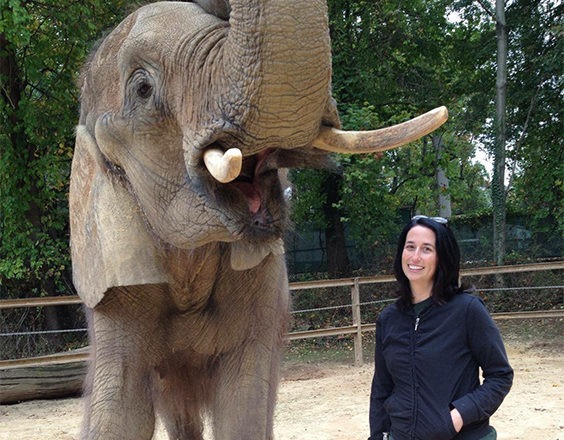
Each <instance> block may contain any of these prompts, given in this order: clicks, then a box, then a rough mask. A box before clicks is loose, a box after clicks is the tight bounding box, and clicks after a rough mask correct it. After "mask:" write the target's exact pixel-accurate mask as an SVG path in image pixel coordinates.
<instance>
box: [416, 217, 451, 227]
mask: <svg viewBox="0 0 564 440" xmlns="http://www.w3.org/2000/svg"><path fill="white" fill-rule="evenodd" d="M422 218H425V219H427V220H433V221H435V222H437V223H440V224H441V225H448V220H447V219H446V218H444V217H427V216H426V215H416V216H414V217H411V221H417V220H419V219H422Z"/></svg>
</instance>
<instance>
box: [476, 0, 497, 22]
mask: <svg viewBox="0 0 564 440" xmlns="http://www.w3.org/2000/svg"><path fill="white" fill-rule="evenodd" d="M476 2H477V3H478V4H479V5H480V6H481V7H482V9H483V10H484V11H486V14H488V15H489V16H490V17H491V18H493V19H494V21H496V22H497V17H496V15H495V12H494V11H492V10H491V9H490V7H489V5H487V4H485V2H484V1H483V0H476Z"/></svg>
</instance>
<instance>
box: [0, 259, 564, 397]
mask: <svg viewBox="0 0 564 440" xmlns="http://www.w3.org/2000/svg"><path fill="white" fill-rule="evenodd" d="M562 269H564V261H560V262H550V263H538V264H527V265H517V266H496V267H485V268H475V269H464V270H462V271H461V276H462V277H468V276H481V275H495V274H503V273H518V272H533V271H548V270H562ZM393 281H394V278H393V277H392V276H372V277H358V278H345V279H336V280H319V281H304V282H295V283H290V290H291V291H300V290H308V289H321V288H330V287H350V295H351V296H350V297H351V304H345V305H342V306H339V307H350V308H351V310H352V325H349V326H341V327H329V328H320V329H315V330H307V331H295V332H290V333H288V334H287V338H288V340H299V339H306V338H319V337H328V336H338V335H353V337H354V363H355V365H357V366H358V365H362V363H363V350H362V333H364V332H370V331H374V330H375V324H373V323H371V324H363V323H362V321H361V308H362V306H366V305H369V304H373V302H367V303H361V301H360V286H361V285H366V284H381V283H391V282H393ZM553 287H554V286H553ZM556 287H557V288H561V287H562V286H556ZM385 301H390V302H391V301H393V300H392V299H389V300H385ZM81 302H82V301H81V300H80V298H79V297H78V296H60V297H45V298H22V299H11V300H0V310H2V309H8V308H19V307H46V306H60V305H69V304H80V303H81ZM380 302H382V301H380ZM314 310H322V309H314ZM300 312H301V311H300V310H296V311H294V313H300ZM493 317H494V319H497V320H501V319H524V318H555V317H556V318H561V317H564V310H562V309H561V310H549V311H534V312H518V313H494V314H493ZM87 359H88V350H87V349H81V350H75V351H72V352H68V353H58V354H54V355H47V356H39V357H33V358H25V359H6V360H0V392H1V393H2V394H4V397H2V396H0V403H2V402H6V401H9V399H8V400H6V396H7V395H6V391H5V389H4V388H5V386H6V384H10V383H16V382H18V383H19V382H21V381H23V380H31V381H32V382H33V381H35V380H36V379H37V376H38V375H41V374H45V375H48V374H49V369H50V368H51V367H53V368H55V369H56V371H59V370H60V368H70V369H71V370H70V371H72V374H73V375H80V374H83V372H84V366H85V364H86V361H87ZM65 364H68V365H66V366H65ZM71 365H72V366H74V367H72V366H71ZM57 366H58V367H57ZM24 369H26V370H25V372H24ZM76 369H78V371H79V373H76ZM10 370H14V371H15V373H14V371H10ZM59 372H60V371H59ZM81 372H82V373H81ZM30 378H31V379H30ZM75 382H77V383H80V381H75ZM35 385H37V384H35ZM75 388H76V384H73V389H75ZM32 393H36V394H39V395H40V396H42V397H45V396H47V395H48V396H50V397H53V396H58V394H56V393H55V394H46V392H45V391H43V393H44V394H42V392H41V391H37V389H36V390H35V391H29V393H28V394H30V395H31V394H32Z"/></svg>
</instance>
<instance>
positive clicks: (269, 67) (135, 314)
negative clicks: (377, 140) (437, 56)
mask: <svg viewBox="0 0 564 440" xmlns="http://www.w3.org/2000/svg"><path fill="white" fill-rule="evenodd" d="M198 3H200V5H199V4H197V3H156V4H152V5H148V6H145V7H143V8H141V9H139V10H138V11H136V12H135V13H133V14H132V15H131V16H129V17H128V18H126V19H125V20H124V21H123V22H122V23H121V24H120V25H119V26H118V27H117V28H116V29H115V30H114V31H113V32H112V33H111V34H109V35H108V36H107V37H106V38H105V39H104V41H103V42H102V43H101V45H100V46H99V47H98V48H97V49H96V50H95V51H94V53H93V55H92V56H91V58H90V59H89V61H88V63H87V65H86V66H85V68H84V71H83V75H82V82H81V96H82V100H81V113H80V121H79V126H78V129H77V140H76V148H75V156H74V159H73V168H72V176H71V189H70V210H71V249H72V258H73V279H74V283H75V286H76V288H77V291H78V293H79V294H80V296H81V297H82V298H83V300H84V302H85V303H86V305H87V306H88V307H89V309H91V311H92V313H91V320H90V327H91V328H90V338H91V346H92V362H91V368H90V372H89V377H88V379H87V384H86V399H85V400H86V402H85V415H84V421H83V428H82V434H81V438H82V439H103V440H112V439H115V440H127V439H131V440H143V439H150V438H151V437H152V435H153V431H154V428H155V414H159V415H160V416H161V417H162V419H163V420H164V423H165V426H166V429H167V430H168V433H169V436H170V438H171V439H189V440H197V439H202V430H203V421H202V420H203V416H207V417H209V420H210V423H211V426H212V427H213V433H214V437H215V439H218V440H259V439H271V438H272V432H273V427H272V423H273V422H272V420H273V412H274V405H275V400H276V391H277V385H278V369H279V362H280V357H281V347H282V343H283V335H284V333H285V331H286V323H287V320H288V291H287V279H286V267H285V263H284V256H283V249H282V247H281V238H282V237H283V234H284V231H285V230H286V228H287V225H288V213H287V206H286V201H285V200H284V196H283V189H284V184H283V183H282V181H283V180H281V173H280V172H279V170H280V169H283V168H288V167H298V166H299V167H303V166H322V165H325V163H326V159H325V158H326V154H325V153H324V152H321V151H320V150H317V149H314V148H313V147H312V146H311V144H312V141H313V140H314V139H315V138H316V137H317V135H318V133H319V131H320V129H321V128H322V127H323V126H333V127H338V125H339V121H338V117H337V113H336V110H335V105H334V102H333V100H332V98H331V94H330V86H331V85H330V79H331V52H330V41H329V35H328V25H327V10H326V4H325V0H307V1H303V0H255V1H250V0H246V1H244V0H239V1H235V0H234V1H232V2H231V5H229V4H227V3H225V2H223V1H214V0H208V1H204V0H202V1H200V2H198ZM203 8H205V9H203ZM214 14H215V15H214ZM227 19H228V20H229V21H227ZM209 147H218V148H219V149H221V150H227V149H228V148H239V149H240V150H241V152H242V154H243V157H244V161H243V170H242V173H241V176H240V177H239V178H238V179H236V180H234V181H233V182H230V183H219V182H218V181H216V180H215V179H214V178H212V177H211V176H210V173H209V172H208V171H207V169H206V167H205V166H204V164H203V159H202V157H203V153H204V151H205V150H206V149H208V148H209Z"/></svg>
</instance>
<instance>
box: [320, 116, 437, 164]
mask: <svg viewBox="0 0 564 440" xmlns="http://www.w3.org/2000/svg"><path fill="white" fill-rule="evenodd" d="M447 119H448V110H447V109H446V107H437V108H436V109H433V110H431V111H429V112H427V113H425V114H423V115H421V116H418V117H416V118H414V119H410V120H409V121H406V122H402V123H401V124H397V125H393V126H391V127H386V128H381V129H379V130H372V131H343V130H337V129H335V128H330V127H323V128H322V129H321V131H320V133H319V135H318V136H317V138H316V139H315V140H314V141H313V143H312V145H313V146H314V147H316V148H319V149H320V150H324V151H330V152H333V153H356V154H358V153H374V152H377V151H385V150H390V149H392V148H396V147H400V146H402V145H405V144H407V143H409V142H412V141H415V140H417V139H419V138H421V137H423V136H425V135H426V134H429V133H431V132H432V131H434V130H436V129H437V128H439V127H440V126H441V125H443V124H444V123H445V122H446V120H447Z"/></svg>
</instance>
